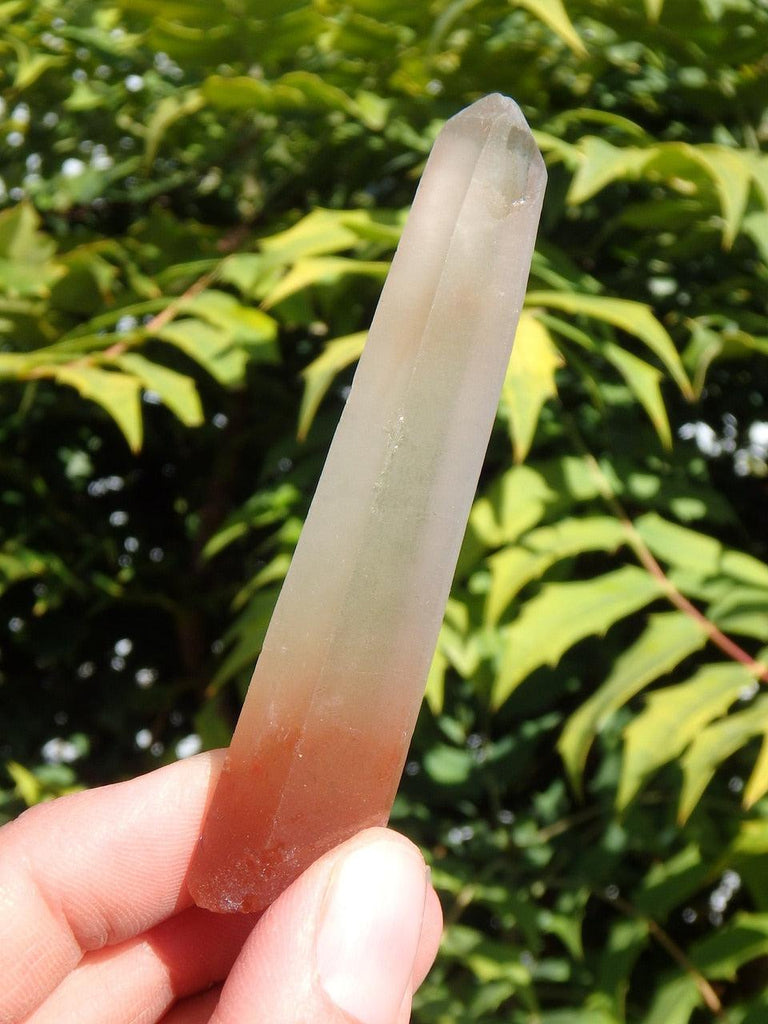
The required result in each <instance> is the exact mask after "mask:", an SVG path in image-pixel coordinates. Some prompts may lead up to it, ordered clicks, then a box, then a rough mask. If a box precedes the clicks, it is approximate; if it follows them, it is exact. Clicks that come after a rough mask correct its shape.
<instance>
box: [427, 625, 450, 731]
mask: <svg viewBox="0 0 768 1024" xmlns="http://www.w3.org/2000/svg"><path fill="white" fill-rule="evenodd" d="M447 671H448V659H447V658H446V656H445V655H444V654H443V652H442V651H441V649H440V638H439V637H438V641H437V648H436V649H435V653H434V656H433V658H432V663H431V665H430V667H429V674H428V675H427V684H426V687H425V690H424V699H425V700H426V702H427V704H428V705H429V709H430V711H431V712H432V714H433V715H439V714H441V712H442V710H443V705H444V703H445V674H446V672H447Z"/></svg>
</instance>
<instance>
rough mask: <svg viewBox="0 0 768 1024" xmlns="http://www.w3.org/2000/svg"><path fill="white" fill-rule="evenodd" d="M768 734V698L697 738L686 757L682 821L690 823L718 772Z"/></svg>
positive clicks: (679, 816)
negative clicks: (738, 751) (750, 744)
mask: <svg viewBox="0 0 768 1024" xmlns="http://www.w3.org/2000/svg"><path fill="white" fill-rule="evenodd" d="M766 731H768V696H762V697H758V698H757V699H756V700H755V702H754V703H753V704H752V705H751V706H750V707H749V708H748V709H747V710H746V711H738V712H736V713H735V714H732V715H729V716H728V718H725V719H724V720H723V721H721V722H715V724H714V725H710V726H708V727H707V728H706V729H703V730H702V731H700V732H699V733H698V735H696V736H695V737H694V739H693V742H692V743H691V745H690V747H689V748H688V750H687V751H686V752H685V754H684V755H683V758H682V760H681V762H680V766H681V768H682V771H683V788H682V792H681V794H680V804H679V808H678V818H679V820H680V821H681V822H685V821H687V819H688V818H689V817H690V814H691V812H692V811H693V809H694V807H695V806H696V804H697V803H698V802H699V799H700V798H701V795H702V793H703V792H704V790H705V789H706V788H707V786H708V785H709V783H710V781H711V779H712V777H713V776H714V774H715V772H716V770H717V768H718V767H719V766H720V764H722V762H723V761H725V760H727V759H728V758H729V757H730V756H731V755H732V754H735V753H736V751H737V750H740V749H741V748H742V747H743V746H745V745H746V744H747V743H748V742H749V741H750V740H751V739H752V738H753V737H754V736H758V735H760V734H761V733H763V732H766Z"/></svg>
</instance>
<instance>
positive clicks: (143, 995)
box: [24, 907, 255, 1024]
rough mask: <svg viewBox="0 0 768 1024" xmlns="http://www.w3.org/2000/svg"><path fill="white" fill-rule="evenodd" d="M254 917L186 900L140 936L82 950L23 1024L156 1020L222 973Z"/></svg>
mask: <svg viewBox="0 0 768 1024" xmlns="http://www.w3.org/2000/svg"><path fill="white" fill-rule="evenodd" d="M254 923H255V919H254V918H253V917H251V916H249V915H247V914H226V915H222V914H213V913H211V912H209V911H206V910H200V909H199V908H198V907H189V908H188V909H187V910H183V911H182V912H181V913H179V914H176V915H175V916H174V917H171V918H169V919H168V920H167V921H163V922H161V923H160V924H159V925H156V926H155V927H154V928H152V929H151V930H150V931H148V932H145V933H144V934H142V935H138V936H136V937H135V938H132V939H128V940H127V941H126V942H122V943H120V944H119V945H117V946H107V947H105V948H104V949H100V950H97V951H96V952H93V953H86V955H85V956H84V957H83V959H82V960H81V961H80V963H79V964H78V966H77V967H76V968H75V969H74V970H73V971H72V972H71V973H70V974H68V975H67V977H66V978H64V980H63V981H62V982H61V983H60V984H59V985H58V986H57V988H56V989H54V991H53V992H52V993H51V994H50V995H49V996H48V998H47V999H46V1000H45V1001H44V1002H43V1003H42V1005H41V1006H39V1007H38V1008H37V1010H35V1011H33V1013H32V1015H31V1016H30V1017H28V1018H27V1020H26V1021H25V1022H24V1024H134V1022H137V1021H142V1022H144V1021H156V1020H160V1018H161V1017H162V1016H163V1014H164V1013H165V1012H166V1011H167V1010H168V1009H169V1008H170V1007H171V1006H173V1004H174V1003H175V1002H177V1001H178V1000H180V999H181V1000H183V999H184V997H186V996H190V995H193V994H196V993H199V992H204V991H205V990H206V989H209V988H210V987H211V985H213V984H214V983H216V982H221V981H223V980H224V979H225V978H226V977H227V975H228V974H229V972H230V970H231V968H232V965H233V963H234V962H235V960H236V959H237V956H238V954H239V952H240V950H241V948H242V945H243V943H244V942H245V940H246V938H247V937H248V934H249V932H250V931H251V929H252V928H253V925H254ZM209 1016H210V1014H209ZM206 1019H207V1018H206Z"/></svg>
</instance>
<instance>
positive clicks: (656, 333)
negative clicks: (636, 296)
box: [526, 291, 693, 398]
mask: <svg viewBox="0 0 768 1024" xmlns="http://www.w3.org/2000/svg"><path fill="white" fill-rule="evenodd" d="M526 304H527V305H529V306H545V307H546V308H548V309H559V310H561V311H562V312H564V313H572V314H574V315H577V316H586V317H593V318H594V319H596V320H603V321H605V322H606V323H609V324H612V325H613V326H614V327H618V328H619V329H620V330H622V331H626V332H627V333H628V334H631V335H633V336H634V337H636V338H638V339H639V340H640V341H642V342H643V344H645V345H647V346H648V348H649V349H650V350H651V351H652V352H653V353H654V354H655V355H656V356H658V358H659V359H660V360H661V362H662V363H663V364H664V366H665V367H666V368H667V370H668V371H669V373H670V376H671V377H672V378H673V380H674V381H675V382H676V383H677V385H678V387H679V388H680V390H681V391H682V393H683V394H684V395H685V396H686V397H688V398H690V397H692V395H693V392H692V389H691V383H690V381H689V380H688V376H687V374H686V372H685V369H684V367H683V364H682V361H681V359H680V356H679V354H678V352H677V349H676V348H675V346H674V343H673V341H672V339H671V338H670V336H669V334H668V333H667V331H666V330H665V329H664V327H662V325H661V324H660V323H659V321H658V320H657V319H656V317H655V316H654V315H653V313H652V311H651V309H650V307H649V306H646V305H644V304H643V303H641V302H634V301H630V300H629V299H613V298H607V297H605V296H602V295H583V294H577V293H575V292H553V291H547V292H544V291H541V292H540V291H533V292H529V293H528V295H527V296H526Z"/></svg>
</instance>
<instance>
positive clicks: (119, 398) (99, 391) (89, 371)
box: [51, 363, 142, 451]
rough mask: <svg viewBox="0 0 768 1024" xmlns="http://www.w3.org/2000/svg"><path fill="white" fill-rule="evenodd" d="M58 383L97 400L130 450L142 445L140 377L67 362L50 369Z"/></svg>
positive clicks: (93, 400)
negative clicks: (117, 428) (118, 429)
mask: <svg viewBox="0 0 768 1024" xmlns="http://www.w3.org/2000/svg"><path fill="white" fill-rule="evenodd" d="M51 372H52V374H53V376H55V378H56V380H57V381H58V383H59V384H68V385H69V386H70V387H73V388H76V389H77V391H79V392H80V394H81V395H82V396H83V398H88V399H90V400H91V401H92V402H96V403H98V404H99V405H100V406H101V407H102V408H103V409H104V410H105V411H106V412H108V413H109V415H110V416H111V417H112V419H113V420H114V421H115V423H116V424H117V425H118V427H119V428H120V430H121V431H122V433H123V435H124V437H125V439H126V441H127V442H128V444H129V445H130V447H131V449H132V450H133V451H138V450H139V449H140V448H141V440H142V421H141V388H142V385H141V381H140V380H139V379H138V378H137V377H131V376H129V375H128V374H126V373H110V372H109V371H108V370H99V369H96V368H95V367H90V366H77V365H76V364H74V363H70V364H68V365H65V366H58V367H56V368H55V369H54V370H52V371H51Z"/></svg>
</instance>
